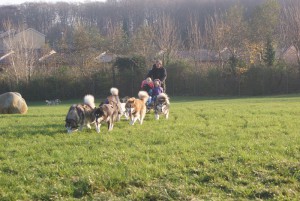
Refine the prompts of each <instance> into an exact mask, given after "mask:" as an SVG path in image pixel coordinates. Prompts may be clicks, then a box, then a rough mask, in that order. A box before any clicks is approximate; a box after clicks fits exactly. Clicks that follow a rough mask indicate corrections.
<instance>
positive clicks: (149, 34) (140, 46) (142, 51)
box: [131, 25, 156, 61]
mask: <svg viewBox="0 0 300 201" xmlns="http://www.w3.org/2000/svg"><path fill="white" fill-rule="evenodd" d="M153 40H154V32H153V30H152V28H151V27H150V26H147V25H144V26H142V27H140V28H139V29H138V30H137V31H136V32H135V33H134V35H133V36H132V38H131V45H132V48H133V50H134V52H136V53H138V54H139V55H142V56H143V57H145V58H146V59H147V60H148V61H150V60H152V59H153V57H154V56H155V54H156V52H155V47H154V46H153Z"/></svg>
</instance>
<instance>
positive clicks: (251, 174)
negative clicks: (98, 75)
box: [0, 95, 300, 201]
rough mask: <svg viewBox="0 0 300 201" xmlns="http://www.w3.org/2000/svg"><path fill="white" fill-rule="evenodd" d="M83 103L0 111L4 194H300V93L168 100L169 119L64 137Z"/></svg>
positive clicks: (187, 197)
mask: <svg viewBox="0 0 300 201" xmlns="http://www.w3.org/2000/svg"><path fill="white" fill-rule="evenodd" d="M79 102H81V101H80V100H73V101H63V102H62V104H60V105H57V106H46V105H45V103H44V102H32V103H31V102H29V103H28V105H29V110H28V113H27V114H26V115H0V200H193V201H195V200H300V137H299V135H300V124H299V122H300V95H290V96H272V97H254V98H253V97H252V98H200V97H171V110H170V118H169V120H166V119H164V118H161V119H160V120H159V121H156V120H155V119H154V114H153V112H152V113H150V114H147V116H146V119H145V121H144V124H143V125H139V124H136V125H134V126H130V125H129V122H128V121H126V120H125V119H122V120H121V122H117V123H116V124H115V127H114V130H113V131H112V132H108V131H107V127H106V125H105V126H104V125H103V126H102V127H101V132H100V133H99V134H98V133H96V131H95V129H94V127H92V128H93V129H92V130H88V129H87V128H85V129H84V130H83V131H82V132H76V133H72V134H67V133H66V130H65V128H64V120H65V116H66V114H67V111H68V108H69V106H70V105H71V104H73V103H79Z"/></svg>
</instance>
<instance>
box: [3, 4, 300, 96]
mask: <svg viewBox="0 0 300 201" xmlns="http://www.w3.org/2000/svg"><path fill="white" fill-rule="evenodd" d="M8 10H11V9H8ZM8 10H7V8H6V9H3V10H2V8H1V7H0V11H5V12H8ZM299 11H300V6H299V3H298V1H292V0H288V1H281V0H278V1H277V0H253V1H251V2H249V1H247V0H241V1H239V3H238V2H237V1H235V0H225V1H222V2H216V1H212V2H210V1H201V0H187V1H184V0H175V1H171V0H166V1H161V0H152V1H150V0H146V1H137V0H121V1H107V2H106V3H99V2H88V3H84V4H78V5H77V4H68V3H56V4H50V3H26V4H22V5H21V6H20V7H17V9H14V14H13V15H12V14H10V15H7V16H9V17H11V18H13V19H14V20H13V21H12V23H15V24H20V25H22V27H32V28H35V29H37V30H38V31H41V32H43V33H45V34H46V35H47V39H48V41H47V43H48V46H49V48H50V49H52V48H53V49H55V50H56V51H57V52H58V54H57V56H56V59H55V60H54V61H53V62H51V64H50V62H49V63H48V67H47V71H44V72H48V73H49V77H51V76H54V75H57V74H55V73H59V72H60V74H61V75H63V74H64V73H66V72H68V71H72V73H74V72H75V71H76V73H78V72H79V74H80V75H81V76H82V77H84V79H82V80H83V81H86V82H87V85H92V88H96V87H98V88H99V86H98V85H99V82H98V80H97V79H99V78H100V77H101V84H102V85H105V86H106V85H107V88H109V87H110V85H111V84H113V85H117V84H118V82H119V81H122V82H124V83H130V85H131V86H134V87H131V92H130V93H133V90H132V89H135V88H136V87H135V86H138V84H136V83H139V82H140V81H141V79H143V75H142V74H143V73H141V72H142V71H139V73H135V72H134V75H135V77H136V76H140V77H138V78H136V79H135V80H134V81H133V82H136V83H132V80H131V79H132V75H133V74H132V70H133V71H136V70H138V69H139V68H135V67H133V68H128V69H127V68H125V69H127V70H125V71H123V70H122V69H121V68H120V67H118V66H119V65H115V63H114V61H112V62H108V63H96V62H95V57H97V56H98V55H99V54H100V53H102V52H109V53H111V54H114V55H117V56H119V60H118V62H117V63H119V64H120V61H122V59H125V60H126V59H128V58H139V59H138V60H139V61H140V60H143V61H144V62H140V63H143V65H144V68H143V72H146V69H147V68H148V67H149V68H150V67H151V65H152V62H153V59H156V58H160V59H163V61H164V65H165V66H166V67H167V68H168V67H169V68H170V69H172V71H175V72H172V73H170V74H169V78H168V80H169V79H170V81H171V80H172V81H173V82H175V80H174V79H171V77H170V76H175V75H176V79H177V78H178V79H179V80H178V82H180V81H183V82H184V86H185V87H182V88H181V87H174V88H172V92H173V93H174V94H181V92H182V90H183V88H185V90H187V91H189V93H190V94H194V95H202V94H209V91H205V90H206V89H210V90H212V91H214V92H216V93H219V94H221V93H222V94H243V93H245V94H247V93H248V92H249V91H252V90H254V91H255V89H253V88H251V87H249V86H250V85H251V83H254V82H255V84H257V83H261V85H260V87H261V88H264V90H263V92H262V93H267V92H269V93H273V92H274V93H275V92H276V88H277V89H278V88H284V87H282V86H281V85H282V84H283V83H285V84H287V83H288V84H289V85H291V83H294V82H293V81H292V80H293V79H291V77H293V73H292V72H293V71H292V70H291V67H290V66H288V68H287V65H286V64H285V63H284V62H276V61H278V55H280V54H278V52H279V51H278V50H280V49H281V48H282V47H285V46H286V47H288V46H290V45H293V46H294V47H295V49H296V51H297V56H298V59H297V61H298V64H299V66H300V54H299V49H300V39H299V35H300V34H299V27H300V25H299V21H300V20H299V19H298V18H299V16H298V13H299ZM0 13H1V14H0V17H1V18H2V19H5V18H6V15H2V12H0ZM8 14H9V12H8ZM35 19H36V20H35ZM1 26H2V27H3V24H1ZM1 26H0V28H1ZM279 28H281V29H279ZM279 30H280V31H279ZM19 49H24V48H19ZM202 49H205V50H207V51H208V52H210V53H211V54H210V55H206V56H208V57H211V58H208V59H207V60H206V63H205V62H204V61H203V60H201V59H199V57H201V56H199V54H201V53H200V51H198V50H202ZM181 50H184V51H185V52H188V54H187V55H186V58H184V61H179V60H180V59H179V58H178V51H181ZM275 51H276V52H277V54H275ZM279 53H280V52H279ZM16 55H17V54H15V56H14V57H11V63H12V64H11V66H12V67H11V68H10V69H11V70H12V71H11V72H9V73H10V74H11V75H12V76H18V79H20V75H19V74H18V73H16V72H17V68H20V69H19V70H18V72H21V70H24V69H27V70H24V73H22V74H26V73H27V74H26V76H25V80H27V82H30V80H32V76H33V72H37V71H35V68H36V67H37V66H39V65H41V64H39V63H36V62H33V60H32V61H31V60H30V59H29V57H27V60H26V61H24V60H23V61H20V62H21V64H20V65H19V64H17V63H18V62H17V60H16V58H18V57H20V56H18V57H16ZM28 55H31V53H27V56H28ZM276 56H277V57H276ZM32 57H34V56H32ZM13 58H14V59H13ZM189 59H190V60H189ZM131 61H133V60H131ZM121 63H122V62H121ZM129 64H130V62H129V61H128V63H127V64H126V65H127V66H130V65H131V64H130V65H129ZM24 65H25V67H24ZM49 65H53V66H55V69H54V68H53V72H51V70H48V69H50V68H51V67H49ZM131 66H135V65H133V64H132V65H131ZM180 66H182V69H180ZM267 68H268V70H266V69H267ZM13 69H15V70H13ZM39 69H40V68H39ZM76 69H77V70H78V71H77V70H76ZM183 69H184V70H183ZM278 69H279V70H278ZM284 69H290V70H289V72H287V71H283V70H284ZM272 70H274V72H273V73H271V72H272ZM275 71H276V72H275ZM279 71H280V73H279ZM298 71H299V74H300V67H299V68H298ZM25 72H26V73H25ZM40 72H41V71H40ZM62 72H63V73H62ZM120 72H122V73H123V75H124V79H128V80H127V81H128V82H127V81H125V80H123V79H120V77H119V75H120ZM180 72H184V73H183V75H180V76H179V75H178V73H180ZM268 73H269V74H268ZM289 73H290V74H291V75H290V74H289ZM66 74H67V73H66ZM104 74H105V75H104ZM262 74H263V75H264V76H262V77H261V79H260V80H257V79H256V78H257V77H259V76H261V75H262ZM277 74H278V76H277ZM2 75H3V72H2ZM44 75H45V73H44ZM125 75H126V76H125ZM177 75H178V76H177ZM275 75H276V76H275ZM285 76H289V78H288V81H284V77H285ZM37 77H38V75H37ZM37 77H35V78H37ZM65 77H66V76H65ZM278 77H279V80H281V81H278V82H277V83H276V82H275V81H274V80H276V79H277V78H278ZM190 78H193V79H190ZM76 79H77V80H80V79H79V78H78V77H77V78H76ZM109 79H111V80H109ZM168 80H167V82H168ZM270 80H273V81H272V82H269V81H270ZM102 81H103V82H102ZM295 82H296V81H295ZM262 83H263V84H262ZM269 83H270V85H272V83H274V87H273V88H272V87H271V88H269V89H267V85H268V84H269ZM278 83H279V84H278ZM168 85H169V86H170V85H172V83H168ZM279 85H280V87H278V86H279ZM104 88H105V87H102V89H104ZM295 88H297V87H295ZM125 89H126V87H125ZM289 89H291V87H289ZM289 91H290V90H289ZM251 94H255V92H253V93H252V92H251Z"/></svg>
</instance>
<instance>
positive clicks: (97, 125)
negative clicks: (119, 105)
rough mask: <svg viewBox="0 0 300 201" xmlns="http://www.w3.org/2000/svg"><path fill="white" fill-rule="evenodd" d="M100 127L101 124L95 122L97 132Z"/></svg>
mask: <svg viewBox="0 0 300 201" xmlns="http://www.w3.org/2000/svg"><path fill="white" fill-rule="evenodd" d="M100 127H101V124H96V131H97V133H100Z"/></svg>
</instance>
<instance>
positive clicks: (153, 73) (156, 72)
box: [147, 64, 167, 82]
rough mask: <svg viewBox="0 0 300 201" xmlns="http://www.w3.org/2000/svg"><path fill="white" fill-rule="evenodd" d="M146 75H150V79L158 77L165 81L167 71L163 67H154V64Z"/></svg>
mask: <svg viewBox="0 0 300 201" xmlns="http://www.w3.org/2000/svg"><path fill="white" fill-rule="evenodd" d="M147 77H151V79H152V80H155V79H159V80H160V81H161V82H165V80H166V78H167V71H166V69H165V68H164V67H160V68H156V66H155V64H154V65H153V67H152V69H151V70H150V71H149V73H148V75H147Z"/></svg>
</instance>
